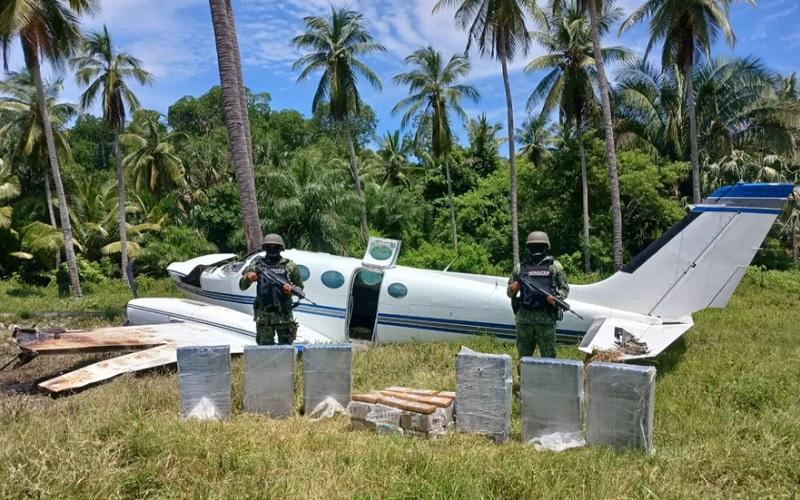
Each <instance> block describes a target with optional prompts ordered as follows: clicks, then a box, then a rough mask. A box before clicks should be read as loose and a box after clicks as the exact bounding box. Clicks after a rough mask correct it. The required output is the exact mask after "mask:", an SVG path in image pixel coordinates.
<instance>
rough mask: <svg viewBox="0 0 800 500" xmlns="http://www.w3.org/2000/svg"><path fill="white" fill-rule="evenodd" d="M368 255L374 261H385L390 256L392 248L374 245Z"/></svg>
mask: <svg viewBox="0 0 800 500" xmlns="http://www.w3.org/2000/svg"><path fill="white" fill-rule="evenodd" d="M369 254H370V255H371V256H372V258H373V259H375V260H386V259H388V258H389V257H391V256H392V254H393V251H392V248H391V247H390V246H388V245H375V246H374V247H372V248H371V249H370V251H369Z"/></svg>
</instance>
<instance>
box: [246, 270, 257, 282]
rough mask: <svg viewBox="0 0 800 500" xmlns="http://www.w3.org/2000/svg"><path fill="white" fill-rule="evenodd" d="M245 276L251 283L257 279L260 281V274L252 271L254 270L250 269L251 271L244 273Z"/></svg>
mask: <svg viewBox="0 0 800 500" xmlns="http://www.w3.org/2000/svg"><path fill="white" fill-rule="evenodd" d="M244 278H245V279H246V280H247V281H249V282H250V283H253V282H255V281H258V275H257V274H256V273H254V272H252V271H250V272H249V273H247V274H245V275H244Z"/></svg>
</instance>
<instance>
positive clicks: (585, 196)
mask: <svg viewBox="0 0 800 500" xmlns="http://www.w3.org/2000/svg"><path fill="white" fill-rule="evenodd" d="M577 128H578V151H579V153H580V157H581V195H582V202H583V270H584V272H587V273H590V272H592V256H591V253H590V251H589V174H588V172H587V170H586V150H585V149H584V147H583V120H582V119H580V118H578V127H577Z"/></svg>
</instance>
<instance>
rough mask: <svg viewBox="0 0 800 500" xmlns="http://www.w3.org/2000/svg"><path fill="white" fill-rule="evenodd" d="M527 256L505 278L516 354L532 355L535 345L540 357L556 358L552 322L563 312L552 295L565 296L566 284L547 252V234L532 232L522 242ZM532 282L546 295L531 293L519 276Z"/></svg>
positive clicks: (559, 269) (559, 265) (548, 251)
mask: <svg viewBox="0 0 800 500" xmlns="http://www.w3.org/2000/svg"><path fill="white" fill-rule="evenodd" d="M526 246H527V247H528V255H526V256H525V257H524V258H523V259H522V262H521V263H520V264H519V265H517V266H515V267H514V272H513V273H512V274H511V277H510V278H509V279H508V288H507V294H508V296H509V297H510V298H511V306H512V308H513V309H514V312H515V313H516V319H517V351H518V352H519V355H520V357H523V356H533V351H534V349H536V346H537V345H538V346H539V352H540V354H541V356H542V357H543V358H555V357H556V322H558V321H559V320H560V319H561V318H562V317H563V314H564V312H563V311H562V310H561V309H559V308H558V307H557V306H556V305H555V302H554V300H553V297H558V298H561V299H565V298H567V295H568V294H569V284H567V275H566V273H565V272H564V268H563V267H562V266H561V264H560V263H559V262H558V261H557V260H555V259H554V258H553V257H552V256H551V255H550V239H549V238H548V236H547V233H544V232H542V231H534V232H532V233H531V234H529V235H528V239H527V241H526ZM520 275H524V276H525V277H526V279H528V280H532V281H534V282H536V284H538V285H539V286H540V287H541V288H542V289H544V290H545V291H547V292H548V293H549V294H548V295H547V296H542V295H541V294H537V293H532V292H531V291H530V290H529V289H527V287H524V286H522V283H520V281H519V278H520Z"/></svg>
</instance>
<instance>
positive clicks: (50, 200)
mask: <svg viewBox="0 0 800 500" xmlns="http://www.w3.org/2000/svg"><path fill="white" fill-rule="evenodd" d="M44 195H45V197H46V198H47V214H48V215H49V216H50V225H51V226H53V227H55V228H57V227H58V224H56V214H55V213H54V212H53V193H52V192H51V191H50V173H49V172H48V171H47V169H46V168H45V169H44ZM60 265H61V252H56V268H58V266H60Z"/></svg>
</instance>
